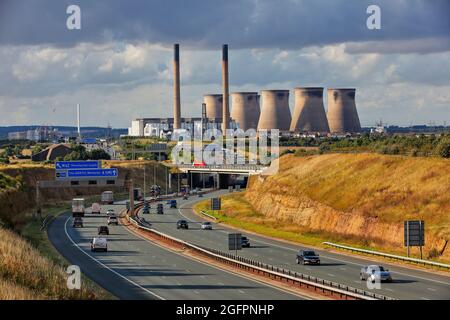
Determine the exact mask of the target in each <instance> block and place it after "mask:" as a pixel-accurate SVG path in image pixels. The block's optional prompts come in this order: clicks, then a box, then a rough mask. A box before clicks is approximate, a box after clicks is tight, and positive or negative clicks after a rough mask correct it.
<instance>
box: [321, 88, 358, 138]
mask: <svg viewBox="0 0 450 320" xmlns="http://www.w3.org/2000/svg"><path fill="white" fill-rule="evenodd" d="M355 92H356V89H353V88H351V89H348V88H345V89H328V112H327V118H328V125H329V126H330V131H331V132H332V133H346V132H350V133H352V132H360V131H361V124H360V122H359V117H358V111H357V110H356V103H355Z"/></svg>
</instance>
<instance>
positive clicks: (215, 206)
mask: <svg viewBox="0 0 450 320" xmlns="http://www.w3.org/2000/svg"><path fill="white" fill-rule="evenodd" d="M221 208H222V201H221V199H220V198H211V210H212V211H213V213H214V211H216V210H217V211H219V210H220V209H221Z"/></svg>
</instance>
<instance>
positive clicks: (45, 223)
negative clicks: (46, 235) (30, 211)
mask: <svg viewBox="0 0 450 320" xmlns="http://www.w3.org/2000/svg"><path fill="white" fill-rule="evenodd" d="M53 218H54V216H53V215H52V214H48V215H46V216H45V218H44V220H42V223H41V228H40V229H41V231H43V230H45V228H47V226H48V225H49V223H50V221H52V219H53Z"/></svg>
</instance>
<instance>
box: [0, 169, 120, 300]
mask: <svg viewBox="0 0 450 320" xmlns="http://www.w3.org/2000/svg"><path fill="white" fill-rule="evenodd" d="M25 167H26V169H25V170H29V169H30V167H29V166H25ZM34 167H35V169H39V170H42V169H44V170H45V168H43V167H42V166H34ZM1 169H8V170H9V171H10V170H13V172H15V171H14V170H21V169H24V167H21V168H19V167H14V168H13V167H9V166H8V167H2V168H0V199H1V201H0V300H2V299H105V298H112V296H111V295H110V294H109V293H108V292H106V291H105V290H103V289H102V288H100V287H98V286H97V285H96V284H94V283H93V282H91V281H90V280H89V279H87V278H85V277H83V278H82V286H81V290H69V289H68V288H67V277H68V275H67V274H66V273H65V269H66V267H67V266H68V265H69V263H68V262H67V261H66V260H65V259H64V258H63V257H62V256H61V255H59V253H58V252H57V251H56V249H55V248H54V247H53V246H52V244H51V243H50V241H49V240H48V237H47V233H46V232H45V231H41V230H40V226H41V219H38V218H36V217H33V215H32V210H30V209H26V206H19V209H20V211H18V210H15V209H14V208H15V207H11V204H12V203H16V202H17V201H22V202H26V201H27V200H28V199H27V195H28V192H29V191H30V190H33V189H32V188H30V185H29V184H27V183H29V179H30V176H29V175H28V176H27V177H26V178H25V179H24V178H23V176H22V175H16V176H10V175H7V174H4V173H3V172H1ZM10 172H11V171H10ZM26 172H27V173H28V174H29V173H30V172H29V171H26ZM41 173H42V172H41ZM35 178H36V177H34V178H32V179H35ZM31 204H32V203H31ZM24 208H25V209H24ZM68 208H69V204H68V202H63V201H61V200H59V201H57V202H56V203H55V204H52V205H51V206H44V208H43V212H42V214H43V216H45V215H47V214H52V215H58V214H60V213H61V212H64V211H67V209H68ZM22 209H23V210H22Z"/></svg>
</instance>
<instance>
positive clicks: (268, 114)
mask: <svg viewBox="0 0 450 320" xmlns="http://www.w3.org/2000/svg"><path fill="white" fill-rule="evenodd" d="M261 98H262V105H261V115H260V117H259V121H258V130H261V129H279V130H280V131H288V130H289V127H290V125H291V120H292V119H291V110H290V109H289V90H262V91H261Z"/></svg>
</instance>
